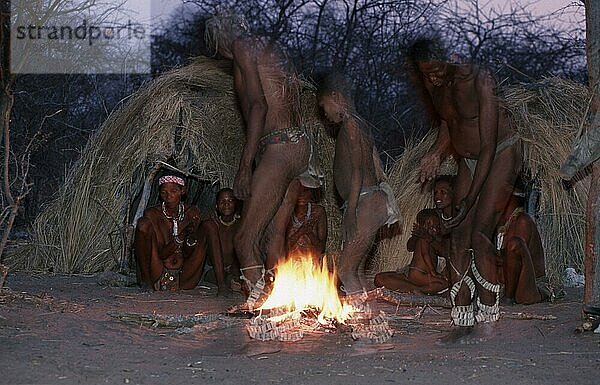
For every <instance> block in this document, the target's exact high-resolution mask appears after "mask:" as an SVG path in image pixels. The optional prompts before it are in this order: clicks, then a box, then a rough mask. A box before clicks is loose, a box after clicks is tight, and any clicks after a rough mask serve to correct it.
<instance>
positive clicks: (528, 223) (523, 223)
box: [515, 212, 535, 228]
mask: <svg viewBox="0 0 600 385" xmlns="http://www.w3.org/2000/svg"><path fill="white" fill-rule="evenodd" d="M515 224H516V225H517V226H518V227H520V228H525V227H533V226H535V222H534V221H533V218H531V216H530V215H529V214H527V213H526V212H521V213H519V215H517V218H515Z"/></svg>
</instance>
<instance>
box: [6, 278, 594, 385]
mask: <svg viewBox="0 0 600 385" xmlns="http://www.w3.org/2000/svg"><path fill="white" fill-rule="evenodd" d="M6 286H7V287H8V289H4V290H3V291H1V292H0V384H12V385H17V384H105V383H106V384H169V383H172V384H187V383H190V384H191V383H194V384H196V383H198V384H204V383H218V384H242V383H244V384H246V383H249V384H253V383H261V384H268V383H286V384H287V383H289V384H373V385H375V384H385V383H403V384H427V385H430V384H434V383H436V384H462V383H468V384H510V385H516V384H569V385H583V384H595V385H597V384H600V335H599V334H593V333H583V334H575V333H574V329H575V328H576V327H577V326H579V325H580V324H581V315H580V311H581V303H580V297H581V291H580V290H577V289H572V290H570V291H568V293H567V297H566V298H565V299H563V300H562V301H560V302H557V303H554V304H548V303H546V304H537V305H532V306H528V307H522V306H512V307H507V308H502V311H503V318H502V319H501V320H500V321H499V322H497V323H496V324H495V325H494V326H493V327H488V328H479V331H478V332H477V333H476V337H477V338H475V337H473V338H471V339H470V340H468V341H466V342H473V344H466V343H464V342H465V341H462V342H463V343H460V342H457V343H454V344H440V342H439V339H440V338H441V337H443V336H445V335H447V334H448V331H449V330H451V327H450V325H449V322H448V319H449V310H447V309H437V308H436V309H432V308H426V309H425V310H424V311H423V312H422V314H421V315H420V316H419V313H420V310H422V309H420V308H411V307H400V308H398V307H397V306H395V305H391V304H388V303H385V302H376V303H373V304H372V306H373V307H376V308H379V309H382V310H384V311H385V312H386V313H387V314H390V315H393V317H392V318H391V320H390V325H391V326H392V328H393V329H394V332H395V335H394V337H392V339H391V340H389V341H388V342H387V343H384V344H376V343H372V342H369V341H353V340H352V338H350V335H349V334H348V333H347V332H346V333H344V332H342V331H338V332H334V333H324V332H321V333H315V334H312V335H309V336H306V337H305V338H304V339H303V340H301V341H299V342H293V343H281V342H259V341H255V340H251V339H250V338H249V337H248V335H247V333H246V332H245V327H244V325H245V322H247V321H246V320H243V319H233V318H232V319H229V318H228V319H225V320H217V321H215V322H212V323H210V324H207V325H205V326H201V327H195V328H192V329H184V330H175V329H167V328H153V327H149V326H143V325H139V324H137V325H134V324H129V323H125V322H122V321H120V320H118V319H116V318H114V317H111V315H110V314H114V312H127V313H142V314H162V315H193V314H204V315H208V314H218V313H220V312H222V311H224V310H225V309H227V308H228V307H229V306H231V305H233V304H236V303H239V302H240V301H241V298H239V297H237V298H230V299H220V298H219V299H217V298H216V297H215V292H214V290H208V289H196V290H194V291H190V292H184V293H146V292H142V291H140V290H139V289H137V288H123V287H106V286H100V285H99V284H98V283H97V279H96V278H95V277H82V276H48V275H31V274H24V273H13V274H10V275H9V277H8V281H7V284H6ZM518 312H528V313H533V314H537V315H553V316H555V317H556V319H554V320H517V319H512V318H508V317H511V316H513V315H514V313H518ZM411 317H413V318H414V319H406V318H411Z"/></svg>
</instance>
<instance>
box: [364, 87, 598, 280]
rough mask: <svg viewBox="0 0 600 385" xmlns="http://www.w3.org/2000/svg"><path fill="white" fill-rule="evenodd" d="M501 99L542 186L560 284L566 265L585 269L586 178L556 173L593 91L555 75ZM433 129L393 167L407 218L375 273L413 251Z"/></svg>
mask: <svg viewBox="0 0 600 385" xmlns="http://www.w3.org/2000/svg"><path fill="white" fill-rule="evenodd" d="M503 98H504V99H505V102H506V105H507V108H508V110H509V111H510V114H511V115H512V119H513V122H514V123H515V125H516V131H517V132H518V135H519V136H520V137H521V138H522V140H523V142H524V145H525V146H524V147H525V162H524V168H525V171H526V172H527V173H529V174H530V175H531V176H532V177H533V178H535V180H536V181H537V182H536V183H537V184H538V185H539V188H540V201H539V204H540V206H539V212H538V215H537V223H538V226H539V228H540V233H541V236H542V241H543V244H544V249H545V254H546V272H547V274H548V275H549V276H550V279H551V280H552V282H554V283H560V282H561V278H562V274H563V272H564V269H565V267H567V266H574V267H576V268H579V269H581V267H582V261H583V255H584V251H583V239H584V227H585V217H584V207H585V201H586V198H587V191H588V182H585V181H584V182H579V183H576V184H575V185H574V186H573V188H569V189H567V188H565V186H564V185H563V183H562V181H561V178H560V177H559V175H558V172H559V170H560V165H561V163H562V162H563V161H564V160H565V159H566V157H567V155H568V154H569V153H570V150H571V145H572V143H573V140H574V138H575V136H576V135H577V133H578V131H579V129H580V127H581V125H582V124H583V123H584V122H585V120H586V119H587V118H586V117H585V116H584V112H585V111H586V110H587V106H588V104H589V98H590V95H589V91H588V90H587V88H586V87H585V86H583V85H580V84H577V83H573V82H570V81H566V80H561V79H557V78H549V79H544V80H542V81H540V82H538V83H534V84H529V85H522V86H513V87H510V88H508V89H506V90H504V92H503ZM434 137H435V134H434V133H430V134H429V135H428V136H427V137H426V138H425V139H424V140H423V141H421V142H420V143H417V144H416V145H415V146H411V147H409V148H407V149H406V150H405V151H404V153H403V155H402V156H401V157H400V158H399V159H398V161H397V162H396V163H395V164H394V166H393V168H392V169H391V171H390V184H392V187H393V188H394V191H395V193H396V198H397V200H398V205H399V207H400V210H401V211H402V215H403V217H404V219H405V222H404V227H403V230H404V232H403V234H402V235H399V236H396V237H395V238H393V239H389V240H384V241H383V242H382V243H381V244H380V245H379V248H378V250H377V254H376V256H375V258H374V260H373V265H372V266H370V267H371V270H372V272H379V271H385V270H395V269H398V268H401V267H403V266H405V265H407V264H408V263H409V262H410V258H411V255H410V254H409V253H408V252H407V251H406V241H407V240H408V237H409V236H410V231H411V226H412V223H413V222H414V220H415V218H416V214H417V212H418V211H419V210H420V209H422V208H424V207H428V206H429V205H430V204H431V199H430V195H427V194H426V195H424V194H421V193H420V191H419V186H418V185H416V184H414V181H415V180H416V178H417V175H418V166H419V161H420V159H421V158H422V156H423V155H424V154H425V153H426V152H427V150H428V149H429V147H430V145H431V144H432V142H433V140H434Z"/></svg>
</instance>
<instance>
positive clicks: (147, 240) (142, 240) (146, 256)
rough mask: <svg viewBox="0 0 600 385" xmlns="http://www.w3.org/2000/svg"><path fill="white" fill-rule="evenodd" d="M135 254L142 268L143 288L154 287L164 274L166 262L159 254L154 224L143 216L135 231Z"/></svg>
mask: <svg viewBox="0 0 600 385" xmlns="http://www.w3.org/2000/svg"><path fill="white" fill-rule="evenodd" d="M134 248H135V256H136V258H137V263H138V266H139V268H140V280H141V282H140V284H141V286H142V287H143V288H148V289H150V288H153V287H154V282H156V281H157V280H158V279H159V278H160V276H161V275H162V272H163V269H164V264H163V262H162V261H161V260H160V258H159V256H158V245H157V240H156V234H155V229H154V226H152V223H151V222H150V220H149V219H146V218H142V219H141V220H140V221H139V222H138V226H137V229H136V232H135V243H134Z"/></svg>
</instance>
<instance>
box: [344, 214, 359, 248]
mask: <svg viewBox="0 0 600 385" xmlns="http://www.w3.org/2000/svg"><path fill="white" fill-rule="evenodd" d="M343 231H344V234H343V236H344V238H343V239H344V240H345V241H346V242H351V241H353V240H354V237H355V236H356V214H347V215H346V218H344V223H343Z"/></svg>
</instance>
